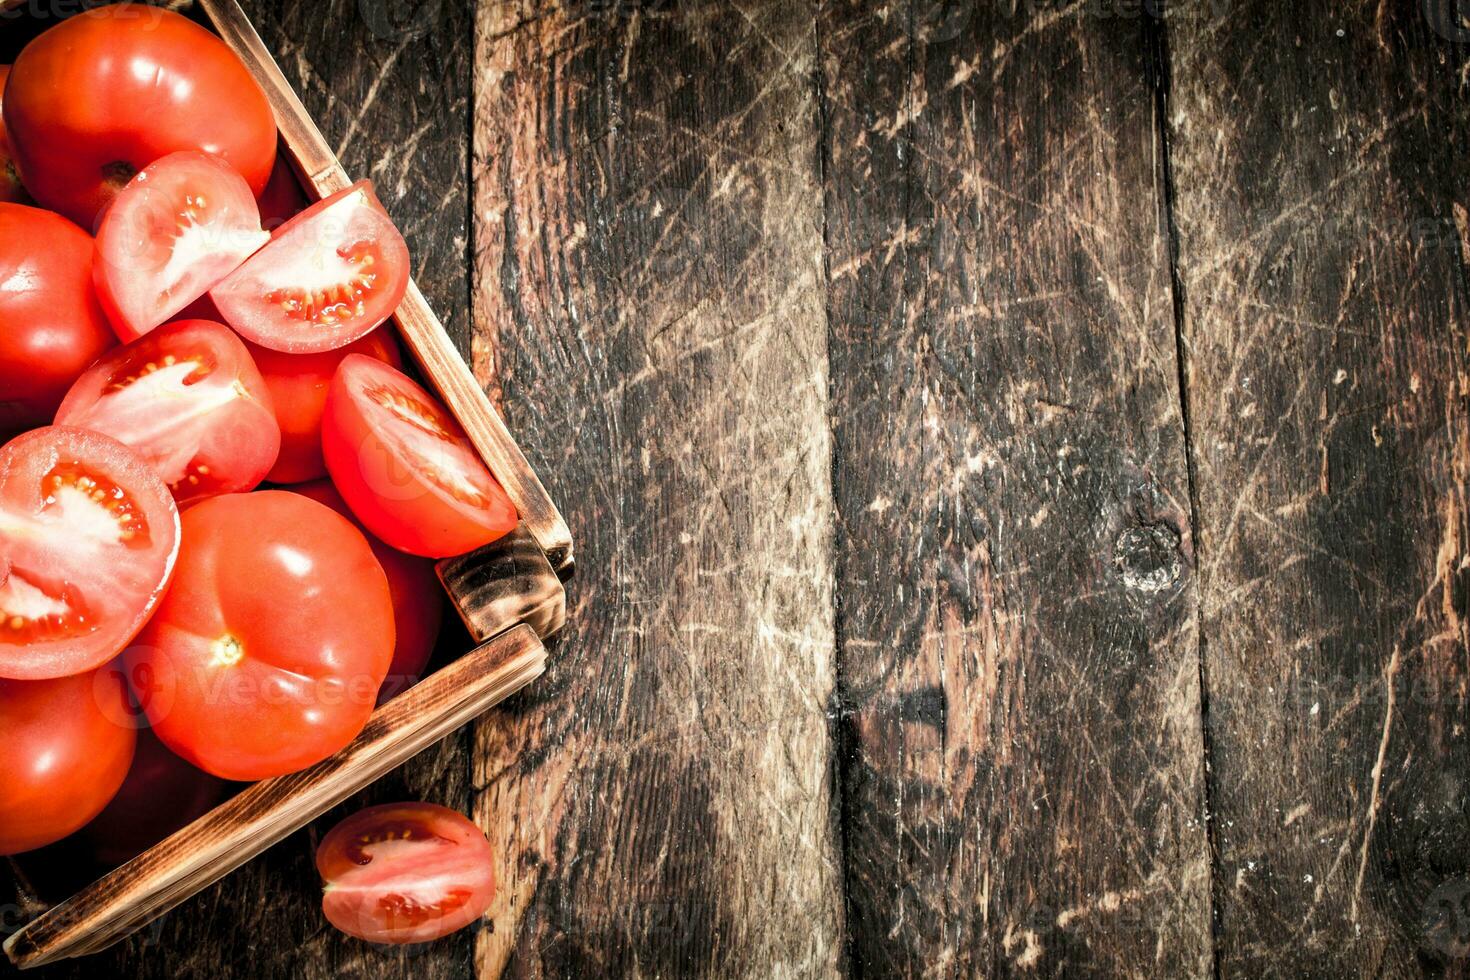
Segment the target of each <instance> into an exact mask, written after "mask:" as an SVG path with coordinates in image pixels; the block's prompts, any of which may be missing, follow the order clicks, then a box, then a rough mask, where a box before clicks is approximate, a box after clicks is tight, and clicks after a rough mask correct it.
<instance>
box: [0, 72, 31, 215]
mask: <svg viewBox="0 0 1470 980" xmlns="http://www.w3.org/2000/svg"><path fill="white" fill-rule="evenodd" d="M9 77H10V66H9V65H0V113H3V110H4V106H5V81H6V79H8V78H9ZM0 120H3V115H0ZM30 199H31V196H30V195H29V194H27V193H26V189H25V185H24V184H22V183H21V181H20V168H19V167H17V166H16V164H15V154H14V153H12V152H11V150H10V140H9V139H8V138H7V137H6V136H5V123H4V122H3V121H0V201H11V202H14V203H20V204H24V203H25V202H27V201H29V200H30Z"/></svg>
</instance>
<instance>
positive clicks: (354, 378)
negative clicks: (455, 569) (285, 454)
mask: <svg viewBox="0 0 1470 980" xmlns="http://www.w3.org/2000/svg"><path fill="white" fill-rule="evenodd" d="M322 453H323V455H324V457H325V458H326V461H327V470H328V471H329V472H330V473H331V474H332V482H333V483H335V484H336V485H337V489H338V490H339V491H341V493H342V497H343V499H344V500H346V501H347V504H348V506H349V507H351V508H352V512H353V513H354V514H356V515H357V518H358V520H360V521H362V523H363V524H364V525H366V526H367V528H368V530H370V531H372V532H373V533H374V534H376V535H377V536H378V537H380V538H382V539H383V540H384V541H386V542H387V543H388V544H390V545H392V546H393V547H395V548H397V549H398V550H399V551H407V552H409V553H411V554H415V555H425V556H427V557H430V558H445V557H448V556H450V555H462V554H464V553H465V552H467V551H473V550H474V549H476V548H478V547H480V546H481V545H485V544H489V543H490V542H491V541H494V540H495V539H497V538H499V537H502V536H503V535H505V534H507V533H508V532H510V531H511V530H513V529H514V528H515V526H516V522H517V520H518V518H517V516H516V509H515V507H514V505H512V504H511V502H510V498H509V497H507V496H506V495H505V491H504V490H502V489H501V487H500V484H499V483H497V482H495V477H493V476H491V475H490V471H489V470H488V469H486V468H485V464H484V463H483V462H482V461H481V460H480V456H479V454H478V453H477V452H475V447H474V446H473V445H471V444H470V440H469V437H467V436H466V435H465V433H464V429H462V428H460V425H459V422H457V421H456V420H455V418H454V416H452V415H450V414H449V411H448V409H446V408H445V407H444V406H443V405H441V404H440V403H439V401H438V399H436V398H434V397H433V396H432V395H430V394H429V393H428V392H427V391H425V390H424V389H422V388H420V387H419V386H418V385H416V384H414V383H413V382H412V381H411V380H409V379H408V377H407V376H405V375H404V374H403V373H402V372H400V371H395V370H394V369H393V368H391V367H389V366H388V365H386V364H384V363H382V362H381V361H375V360H373V359H372V358H370V357H363V356H362V355H360V354H352V355H349V356H348V357H346V358H344V359H343V361H342V366H341V367H339V368H338V369H337V376H336V377H335V378H333V379H332V387H331V389H330V390H329V391H328V393H327V409H326V414H325V415H324V416H323V417H322Z"/></svg>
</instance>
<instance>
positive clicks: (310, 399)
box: [245, 327, 403, 483]
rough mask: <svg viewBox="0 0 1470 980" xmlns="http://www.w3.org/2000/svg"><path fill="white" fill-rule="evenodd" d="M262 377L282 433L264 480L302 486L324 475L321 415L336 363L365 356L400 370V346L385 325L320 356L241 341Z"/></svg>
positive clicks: (325, 470)
mask: <svg viewBox="0 0 1470 980" xmlns="http://www.w3.org/2000/svg"><path fill="white" fill-rule="evenodd" d="M245 346H246V347H248V348H249V349H250V354H251V356H252V357H253V358H255V364H256V366H257V367H259V368H260V373H261V374H262V375H264V377H265V384H266V387H267V388H269V389H270V393H271V403H272V404H273V405H274V406H275V411H276V423H277V424H278V425H279V426H280V429H281V452H280V455H279V456H278V457H277V458H276V465H275V466H274V467H272V468H271V471H270V473H269V474H268V475H267V476H266V479H267V480H269V481H270V482H272V483H303V482H305V481H307V480H319V479H321V478H322V477H324V476H326V475H327V464H326V461H325V460H323V459H322V412H324V411H325V410H326V407H327V389H328V388H329V387H330V386H331V383H332V375H334V374H336V373H337V365H339V364H341V363H342V358H344V357H346V356H347V355H348V354H364V355H366V356H368V357H372V358H376V359H377V360H379V361H382V362H383V363H384V364H391V365H393V366H394V367H402V366H403V359H402V358H401V357H400V356H399V353H398V343H397V341H395V340H394V339H393V333H392V331H390V330H389V329H387V328H386V327H379V328H378V329H377V330H374V331H373V332H372V333H370V334H368V335H367V336H366V337H360V338H358V339H357V340H354V341H353V342H352V343H350V344H348V345H347V346H346V347H339V348H338V349H337V350H330V351H324V352H322V353H320V354H282V353H281V352H280V351H274V350H271V349H270V348H268V347H261V346H260V345H258V344H252V343H250V341H248V340H247V341H245Z"/></svg>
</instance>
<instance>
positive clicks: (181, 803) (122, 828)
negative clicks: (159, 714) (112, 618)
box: [81, 671, 225, 865]
mask: <svg viewBox="0 0 1470 980" xmlns="http://www.w3.org/2000/svg"><path fill="white" fill-rule="evenodd" d="M116 676H117V678H118V680H119V682H121V681H122V673H121V671H119V672H118V673H117V674H116ZM224 794H225V784H224V783H223V782H221V781H220V780H218V779H215V778H214V777H213V776H211V775H209V774H208V773H206V772H201V771H200V770H198V769H195V768H194V767H193V766H191V765H189V764H188V763H187V762H185V761H184V760H183V759H180V758H179V757H178V756H176V755H174V754H173V753H172V752H170V751H169V750H168V749H167V748H165V747H164V744H163V743H162V742H160V741H159V740H158V736H156V735H154V734H153V733H152V732H151V731H149V730H148V729H147V728H144V729H143V730H142V731H140V732H138V750H137V752H136V754H135V755H134V756H133V765H132V768H130V769H129V770H128V775H127V779H125V780H124V781H123V784H122V788H121V789H119V790H118V791H117V795H116V796H114V797H113V798H112V802H111V803H109V804H107V806H106V807H105V808H104V809H103V811H102V812H101V813H99V814H97V817H96V819H94V820H93V821H92V822H91V823H89V824H87V826H86V827H84V828H83V829H82V832H81V837H82V839H83V841H84V842H85V843H86V844H87V845H88V848H89V849H90V850H91V852H92V856H93V857H95V858H96V859H97V860H98V861H100V862H102V863H103V864H109V865H117V864H122V863H124V862H125V861H130V860H132V859H133V858H135V857H137V856H138V855H139V854H142V853H143V852H144V851H146V850H147V849H148V848H150V847H152V846H153V845H154V844H157V843H158V842H159V841H161V840H163V839H164V838H165V837H167V836H168V835H169V834H172V833H173V832H174V831H176V830H178V829H180V828H181V827H186V826H188V825H189V824H191V823H193V822H194V821H195V820H197V819H198V818H199V817H202V816H204V814H206V813H208V812H209V811H210V810H211V809H213V807H214V805H215V804H216V803H218V802H219V801H220V800H221V799H222V798H223V797H224Z"/></svg>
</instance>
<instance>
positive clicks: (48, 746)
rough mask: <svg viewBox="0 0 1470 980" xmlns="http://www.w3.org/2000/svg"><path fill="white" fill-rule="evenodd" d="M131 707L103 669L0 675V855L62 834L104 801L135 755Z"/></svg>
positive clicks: (116, 680) (94, 812) (120, 687)
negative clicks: (45, 676)
mask: <svg viewBox="0 0 1470 980" xmlns="http://www.w3.org/2000/svg"><path fill="white" fill-rule="evenodd" d="M129 710H130V709H129V706H128V701H127V689H126V688H125V687H124V685H123V683H122V680H121V679H120V678H118V677H116V676H111V675H109V674H107V673H106V672H101V673H84V674H76V675H74V676H72V677H58V678H55V679H52V680H44V681H6V680H0V732H4V733H5V751H4V752H3V753H0V854H19V853H20V852H22V851H30V850H34V849H35V848H37V847H44V846H46V845H47V844H51V843H54V842H55V841H58V840H61V838H63V837H66V836H67V835H69V834H70V833H72V832H73V831H74V830H77V829H78V828H79V827H81V826H82V825H83V824H85V823H86V822H87V821H89V820H91V819H92V818H93V817H95V816H96V815H97V813H98V812H99V811H100V810H101V809H102V808H103V807H104V806H106V805H107V801H108V800H110V799H112V797H113V794H114V793H116V792H117V788H118V787H119V786H121V785H122V782H123V778H124V777H125V776H126V775H127V773H128V765H129V764H130V763H131V762H132V760H133V745H134V742H135V740H136V737H137V733H136V732H135V731H134V729H133V727H132V724H131V723H130V722H129V720H128V719H129V717H130V714H129Z"/></svg>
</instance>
